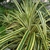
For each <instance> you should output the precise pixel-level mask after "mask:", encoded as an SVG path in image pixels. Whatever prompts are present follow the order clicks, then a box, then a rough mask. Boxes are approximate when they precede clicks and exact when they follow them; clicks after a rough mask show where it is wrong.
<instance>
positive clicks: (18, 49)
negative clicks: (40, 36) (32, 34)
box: [16, 30, 29, 50]
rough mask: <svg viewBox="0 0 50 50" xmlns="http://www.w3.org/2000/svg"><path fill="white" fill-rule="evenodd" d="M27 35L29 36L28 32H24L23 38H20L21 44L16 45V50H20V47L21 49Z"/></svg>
mask: <svg viewBox="0 0 50 50" xmlns="http://www.w3.org/2000/svg"><path fill="white" fill-rule="evenodd" d="M28 35H29V31H28V30H27V31H26V32H25V34H24V36H23V38H22V40H21V42H20V44H19V45H18V47H17V49H16V50H22V47H23V45H24V43H25V41H26V39H27V37H28Z"/></svg>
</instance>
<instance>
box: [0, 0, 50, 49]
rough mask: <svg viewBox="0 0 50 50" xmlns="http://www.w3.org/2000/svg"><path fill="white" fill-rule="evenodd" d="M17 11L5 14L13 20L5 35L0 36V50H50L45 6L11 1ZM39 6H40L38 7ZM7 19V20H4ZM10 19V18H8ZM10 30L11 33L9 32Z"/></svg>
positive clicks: (49, 34)
mask: <svg viewBox="0 0 50 50" xmlns="http://www.w3.org/2000/svg"><path fill="white" fill-rule="evenodd" d="M13 1H14V3H15V5H16V7H17V8H18V10H14V11H9V12H8V13H7V14H8V15H9V17H12V18H13V21H14V22H13V21H12V23H13V24H12V23H9V26H7V28H6V29H4V30H3V31H0V34H1V33H3V32H4V31H5V32H6V31H8V32H7V34H6V35H4V36H0V50H4V49H5V48H10V49H12V50H49V49H50V27H49V26H48V25H47V22H48V21H50V18H48V16H50V12H49V11H48V10H47V9H46V8H45V4H43V3H41V2H40V0H38V1H37V2H36V3H34V2H33V0H22V3H21V4H20V5H19V3H18V2H17V1H16V0H13ZM40 4H41V5H40ZM6 19H8V18H6ZM9 19H10V18H9ZM14 23H15V24H14ZM10 24H11V25H10ZM9 30H11V31H9Z"/></svg>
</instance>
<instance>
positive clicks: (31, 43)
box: [26, 33, 35, 50]
mask: <svg viewBox="0 0 50 50" xmlns="http://www.w3.org/2000/svg"><path fill="white" fill-rule="evenodd" d="M34 43H35V33H32V35H31V36H30V38H29V40H28V45H27V48H26V50H32V49H33V47H34Z"/></svg>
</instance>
